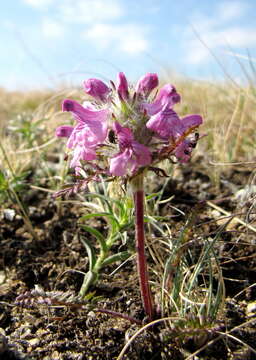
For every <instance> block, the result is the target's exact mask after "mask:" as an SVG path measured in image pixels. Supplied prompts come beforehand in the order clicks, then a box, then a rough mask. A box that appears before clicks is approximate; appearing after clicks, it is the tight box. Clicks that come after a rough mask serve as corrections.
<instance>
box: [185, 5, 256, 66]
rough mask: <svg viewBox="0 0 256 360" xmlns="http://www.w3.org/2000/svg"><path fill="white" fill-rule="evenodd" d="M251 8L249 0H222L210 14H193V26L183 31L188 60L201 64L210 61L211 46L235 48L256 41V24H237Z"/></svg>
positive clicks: (246, 45) (250, 44)
mask: <svg viewBox="0 0 256 360" xmlns="http://www.w3.org/2000/svg"><path fill="white" fill-rule="evenodd" d="M248 9H249V6H248V3H247V2H246V1H245V2H241V1H233V2H231V1H223V2H221V3H219V4H218V6H217V7H216V9H215V11H214V12H213V14H211V16H207V15H204V14H198V13H197V14H196V15H194V16H193V15H192V21H191V23H192V27H191V26H190V28H186V29H185V30H184V31H183V40H184V48H185V49H186V62H189V63H193V64H200V63H203V62H205V61H207V60H208V59H209V57H210V56H211V54H210V51H209V49H210V50H211V51H213V52H216V51H218V50H223V49H229V47H231V48H232V49H235V48H241V47H249V46H254V45H256V37H255V33H256V27H255V28H250V27H246V26H238V25H237V23H238V21H239V19H240V18H241V17H242V16H243V15H245V14H246V11H248ZM234 23H235V24H236V25H233V24H234ZM204 44H205V45H206V46H205V45H204ZM208 48H209V49H208Z"/></svg>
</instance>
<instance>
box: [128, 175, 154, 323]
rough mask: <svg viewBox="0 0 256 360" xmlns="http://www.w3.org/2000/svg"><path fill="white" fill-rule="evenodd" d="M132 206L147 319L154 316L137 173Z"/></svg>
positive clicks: (139, 177) (141, 195)
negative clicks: (133, 208)
mask: <svg viewBox="0 0 256 360" xmlns="http://www.w3.org/2000/svg"><path fill="white" fill-rule="evenodd" d="M132 186H133V196H134V207H135V230H136V251H137V268H138V274H139V282H140V292H141V298H142V302H143V306H144V310H145V312H146V314H147V316H148V319H149V321H151V320H152V319H153V317H154V309H153V302H152V294H151V290H150V287H149V277H148V269H147V262H146V256H145V232H144V190H143V174H140V175H138V179H136V178H135V179H134V181H132Z"/></svg>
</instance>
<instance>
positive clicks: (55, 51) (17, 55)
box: [0, 0, 256, 90]
mask: <svg viewBox="0 0 256 360" xmlns="http://www.w3.org/2000/svg"><path fill="white" fill-rule="evenodd" d="M255 13H256V1H255V0H211V1H208V0H180V1H177V0H9V1H3V2H2V4H1V13H0V41H1V44H2V51H1V53H0V87H5V88H8V89H11V90H14V89H24V90H27V89H33V88H42V87H55V86H56V85H58V84H65V85H73V84H77V83H81V82H82V80H84V79H85V78H88V77H100V78H101V79H105V80H107V79H111V78H112V79H115V77H116V73H117V72H118V71H124V72H125V73H126V74H127V76H128V77H129V78H130V79H132V80H136V79H137V78H138V77H140V76H141V75H142V74H144V73H145V72H159V71H161V73H162V74H164V72H168V73H169V74H181V75H184V76H188V77H190V78H195V79H201V80H204V79H207V80H208V79H209V80H215V79H221V78H223V72H222V70H221V68H220V66H219V65H218V63H217V62H216V60H215V59H214V57H213V56H212V55H211V51H212V52H213V53H214V54H215V56H216V57H218V59H219V60H220V62H221V64H222V66H223V67H225V69H226V70H227V71H228V73H229V74H230V76H232V78H233V79H235V80H236V79H238V80H241V79H243V76H244V75H243V74H242V71H241V68H240V66H239V64H238V61H237V59H236V58H235V57H234V56H233V54H234V53H236V54H239V55H241V57H240V58H239V60H240V61H241V62H242V64H243V65H244V66H249V65H248V61H247V60H246V59H243V58H242V56H245V57H246V56H247V51H248V50H249V51H250V55H251V57H252V58H253V57H254V56H255V57H256V55H255V53H256V22H255ZM202 42H204V43H205V44H207V47H206V46H205V45H204V44H203V43H202ZM208 48H209V49H210V51H209V49H208ZM255 65H256V63H255Z"/></svg>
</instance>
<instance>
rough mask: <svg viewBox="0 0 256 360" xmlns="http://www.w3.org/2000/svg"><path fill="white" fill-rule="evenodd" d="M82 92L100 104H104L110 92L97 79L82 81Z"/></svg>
mask: <svg viewBox="0 0 256 360" xmlns="http://www.w3.org/2000/svg"><path fill="white" fill-rule="evenodd" d="M84 90H85V92H86V94H88V95H91V96H92V97H94V98H95V99H96V100H100V101H102V102H106V100H107V97H108V94H109V92H110V88H109V87H108V86H107V85H106V84H105V83H104V82H103V81H101V80H99V79H88V80H86V81H84Z"/></svg>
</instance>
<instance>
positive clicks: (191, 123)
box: [181, 115, 203, 129]
mask: <svg viewBox="0 0 256 360" xmlns="http://www.w3.org/2000/svg"><path fill="white" fill-rule="evenodd" d="M181 122H182V124H183V125H184V126H185V128H186V129H190V128H195V127H197V126H199V125H201V124H202V123H203V118H202V116H200V115H187V116H184V117H183V118H182V119H181Z"/></svg>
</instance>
